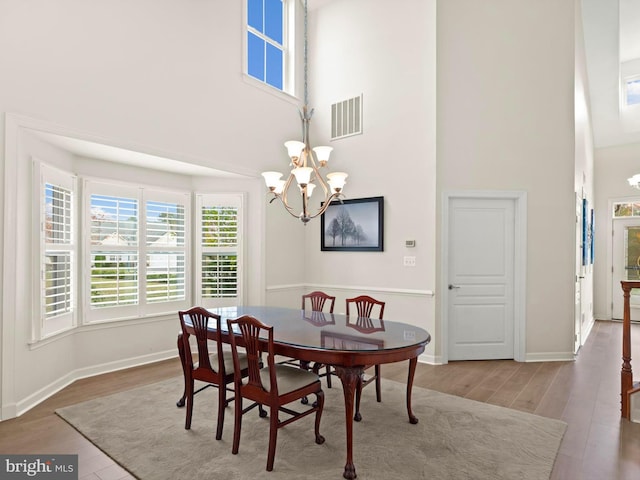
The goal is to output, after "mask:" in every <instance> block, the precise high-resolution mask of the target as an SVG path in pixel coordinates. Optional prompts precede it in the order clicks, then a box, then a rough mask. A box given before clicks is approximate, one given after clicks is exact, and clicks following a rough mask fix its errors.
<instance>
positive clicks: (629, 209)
mask: <svg viewBox="0 0 640 480" xmlns="http://www.w3.org/2000/svg"><path fill="white" fill-rule="evenodd" d="M624 217H640V203H635V202H616V203H614V204H613V218H624Z"/></svg>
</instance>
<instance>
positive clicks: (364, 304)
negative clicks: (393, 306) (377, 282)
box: [346, 295, 385, 422]
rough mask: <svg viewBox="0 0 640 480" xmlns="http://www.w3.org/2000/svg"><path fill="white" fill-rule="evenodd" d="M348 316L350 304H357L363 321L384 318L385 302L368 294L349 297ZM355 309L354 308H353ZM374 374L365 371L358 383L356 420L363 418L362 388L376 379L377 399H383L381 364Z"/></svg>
mask: <svg viewBox="0 0 640 480" xmlns="http://www.w3.org/2000/svg"><path fill="white" fill-rule="evenodd" d="M346 303H347V311H346V313H347V316H349V313H350V308H349V306H350V305H355V307H356V308H355V313H357V315H358V317H359V318H361V319H362V322H363V323H365V324H366V323H368V322H367V320H369V319H371V318H376V316H377V318H378V320H382V316H383V315H384V305H385V302H382V301H380V300H376V299H375V298H372V297H370V296H368V295H360V296H358V297H354V298H347V300H346ZM351 310H353V309H351ZM376 310H377V312H378V313H377V315H375V311H376ZM371 367H372V365H367V366H365V367H364V369H365V370H368V369H369V368H371ZM373 367H374V374H373V375H372V376H369V377H368V378H367V377H366V376H365V374H364V373H363V374H362V376H361V377H360V378H359V379H358V385H357V387H356V405H355V411H356V413H355V415H354V417H353V419H354V420H355V421H356V422H359V421H360V420H362V415H361V414H360V398H361V397H362V389H363V388H364V387H366V386H367V385H369V384H370V383H371V382H373V381H375V384H376V400H377V401H378V402H381V401H382V385H381V379H382V377H381V376H380V365H373Z"/></svg>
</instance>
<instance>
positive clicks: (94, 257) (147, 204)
mask: <svg viewBox="0 0 640 480" xmlns="http://www.w3.org/2000/svg"><path fill="white" fill-rule="evenodd" d="M86 196H87V198H86V201H87V203H88V208H87V211H88V212H89V218H88V219H87V226H88V239H89V245H88V248H87V251H88V252H89V254H88V256H87V259H86V260H85V261H86V262H87V263H88V265H87V267H86V268H87V271H88V272H90V274H89V275H88V276H87V278H88V282H89V284H88V285H87V287H86V288H87V291H88V292H89V295H88V298H86V299H85V300H86V303H87V307H88V308H87V312H86V318H87V319H88V320H89V321H95V320H112V319H114V318H132V317H142V316H146V315H150V314H154V313H162V312H169V311H175V310H176V309H177V308H181V307H184V306H186V303H187V302H186V300H187V282H186V271H187V270H186V266H187V256H188V251H187V240H186V231H187V230H186V229H187V218H189V216H188V205H189V194H186V193H177V192H161V191H154V190H151V189H146V188H139V187H128V186H123V185H113V184H106V183H99V182H87V183H86Z"/></svg>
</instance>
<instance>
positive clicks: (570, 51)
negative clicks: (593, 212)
mask: <svg viewBox="0 0 640 480" xmlns="http://www.w3.org/2000/svg"><path fill="white" fill-rule="evenodd" d="M437 41H438V63H437V73H438V77H437V79H438V95H437V100H438V126H437V130H438V192H445V191H451V190H520V191H525V192H527V201H528V212H527V222H528V239H527V246H528V251H527V277H526V282H527V289H526V352H527V354H526V356H527V359H529V360H536V359H537V360H542V359H554V358H556V359H557V358H567V357H569V358H570V357H571V352H572V350H573V330H574V329H573V318H574V317H573V312H574V305H573V303H574V302H573V299H574V286H573V278H574V269H575V267H574V263H575V248H576V246H575V240H574V237H575V231H574V211H575V206H574V205H575V202H574V193H573V192H574V168H575V154H574V149H575V135H574V128H575V126H574V54H575V49H574V2H573V0H562V1H558V0H541V1H536V2H529V1H524V0H520V1H509V2H505V1H493V2H477V1H475V0H447V1H441V2H439V3H438V40H437ZM442 208H444V206H443V205H439V207H438V209H439V211H441V210H442ZM438 260H439V265H438V268H439V269H440V268H443V266H442V259H441V258H440V257H438ZM442 308H444V307H443V306H442V304H440V303H439V309H438V311H437V312H436V314H439V310H441V309H442ZM436 333H437V332H436Z"/></svg>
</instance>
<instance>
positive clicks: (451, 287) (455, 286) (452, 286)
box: [449, 284, 460, 290]
mask: <svg viewBox="0 0 640 480" xmlns="http://www.w3.org/2000/svg"><path fill="white" fill-rule="evenodd" d="M454 288H460V285H451V284H449V290H453V289H454Z"/></svg>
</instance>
